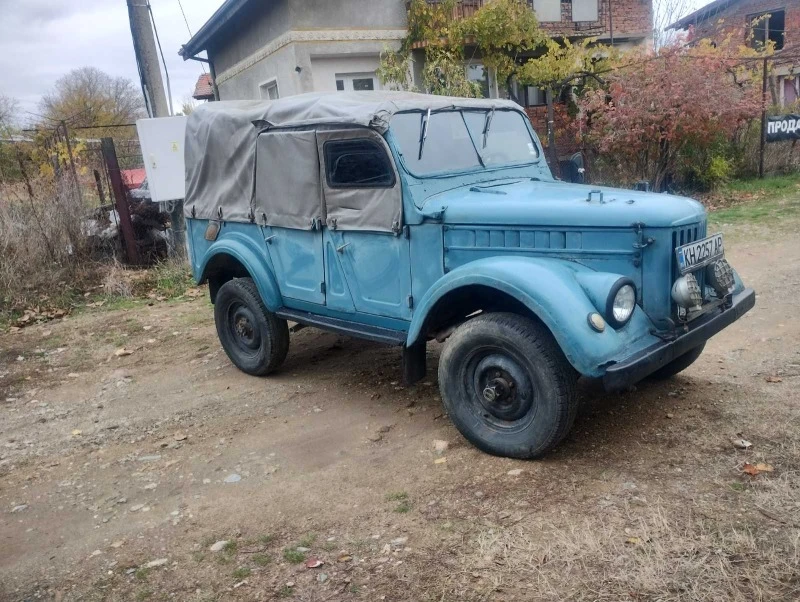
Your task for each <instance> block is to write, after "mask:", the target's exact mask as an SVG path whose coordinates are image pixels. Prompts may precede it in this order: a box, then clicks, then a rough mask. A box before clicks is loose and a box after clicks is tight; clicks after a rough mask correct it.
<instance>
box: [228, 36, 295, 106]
mask: <svg viewBox="0 0 800 602" xmlns="http://www.w3.org/2000/svg"><path fill="white" fill-rule="evenodd" d="M296 66H297V60H296V54H295V47H294V45H288V46H284V47H283V48H281V49H280V50H278V51H277V52H275V53H274V54H272V55H270V56H269V57H267V58H265V59H263V60H261V61H259V62H258V63H256V64H255V65H253V66H252V67H250V68H249V69H246V70H244V71H242V72H241V73H239V74H238V75H236V76H235V77H232V78H230V79H227V80H225V81H224V82H222V83H218V87H219V96H220V99H221V100H250V99H258V98H261V96H260V91H259V86H260V85H261V84H263V83H264V82H266V81H268V80H270V79H272V78H276V79H277V81H278V93H279V94H280V96H281V98H282V97H284V96H291V95H293V94H300V93H302V92H306V91H308V90H306V89H305V86H304V76H303V73H302V71H301V73H299V74H298V73H297V72H296V71H295V67H296Z"/></svg>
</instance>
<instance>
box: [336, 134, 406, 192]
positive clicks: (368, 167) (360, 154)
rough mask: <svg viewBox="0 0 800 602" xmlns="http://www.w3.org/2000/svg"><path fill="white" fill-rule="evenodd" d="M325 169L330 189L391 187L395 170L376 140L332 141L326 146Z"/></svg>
mask: <svg viewBox="0 0 800 602" xmlns="http://www.w3.org/2000/svg"><path fill="white" fill-rule="evenodd" d="M324 149H325V170H326V176H327V179H328V186H330V187H331V188H391V187H392V186H394V170H393V169H392V165H391V163H390V162H389V157H388V156H387V155H386V151H385V150H384V148H383V147H382V146H381V145H380V144H378V143H377V142H376V141H375V140H370V139H369V138H356V139H353V140H331V141H329V142H326V143H325V146H324Z"/></svg>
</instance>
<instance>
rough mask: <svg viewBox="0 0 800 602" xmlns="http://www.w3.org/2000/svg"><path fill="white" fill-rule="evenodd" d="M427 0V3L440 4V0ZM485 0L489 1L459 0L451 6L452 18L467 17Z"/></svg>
mask: <svg viewBox="0 0 800 602" xmlns="http://www.w3.org/2000/svg"><path fill="white" fill-rule="evenodd" d="M427 2H428V4H441V3H442V0H427ZM487 2H491V0H459V1H458V2H456V4H455V6H453V18H454V19H468V18H469V17H471V16H472V15H474V14H475V13H476V12H478V9H479V8H481V7H482V6H483V5H484V4H486V3H487Z"/></svg>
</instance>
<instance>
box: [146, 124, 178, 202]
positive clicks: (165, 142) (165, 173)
mask: <svg viewBox="0 0 800 602" xmlns="http://www.w3.org/2000/svg"><path fill="white" fill-rule="evenodd" d="M136 129H137V130H138V132H139V144H141V147H142V159H143V160H144V168H145V171H146V172H147V185H148V188H149V189H150V198H151V199H152V200H153V202H154V203H163V202H166V201H177V200H181V199H183V198H184V197H185V196H186V181H185V178H184V173H185V168H184V163H183V144H184V137H185V135H186V117H185V116H183V115H180V116H178V117H158V118H155V119H140V120H138V121H137V122H136Z"/></svg>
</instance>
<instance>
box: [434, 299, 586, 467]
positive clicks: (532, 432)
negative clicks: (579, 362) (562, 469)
mask: <svg viewBox="0 0 800 602" xmlns="http://www.w3.org/2000/svg"><path fill="white" fill-rule="evenodd" d="M576 382H577V374H576V373H575V371H574V370H573V369H572V366H570V364H569V362H568V361H567V359H566V358H565V357H564V354H563V353H562V352H561V349H560V348H559V346H558V344H557V343H556V341H555V339H554V338H553V336H552V335H551V334H550V332H549V331H548V330H547V328H545V327H544V325H542V324H541V323H539V322H536V321H534V320H531V319H529V318H526V317H523V316H519V315H516V314H509V313H488V314H482V315H479V316H477V317H475V318H473V319H471V320H469V321H468V322H465V323H464V324H462V325H461V326H459V327H458V328H457V329H456V331H455V332H454V333H453V335H452V336H451V337H450V339H449V340H448V341H447V344H446V346H445V348H444V350H443V351H442V355H441V358H440V360H439V387H440V389H441V393H442V401H443V403H444V406H445V408H446V409H447V413H448V414H449V416H450V419H451V420H452V421H453V423H454V424H455V426H456V428H458V430H459V431H460V432H461V434H462V435H464V437H466V438H467V439H468V440H469V441H470V442H471V443H472V444H473V445H475V446H476V447H477V448H479V449H481V450H483V451H485V452H487V453H490V454H494V455H498V456H506V457H510V458H535V457H537V456H541V455H542V454H544V453H546V452H548V451H550V450H551V449H553V448H554V447H555V446H556V445H558V443H559V442H561V440H562V439H563V438H564V437H565V436H566V435H567V433H568V432H569V429H570V427H571V426H572V423H573V422H574V420H575V413H576V411H577V406H578V403H577V393H576V389H575V385H576Z"/></svg>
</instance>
